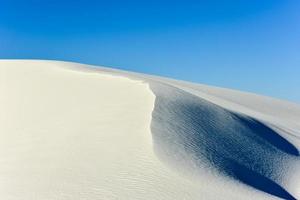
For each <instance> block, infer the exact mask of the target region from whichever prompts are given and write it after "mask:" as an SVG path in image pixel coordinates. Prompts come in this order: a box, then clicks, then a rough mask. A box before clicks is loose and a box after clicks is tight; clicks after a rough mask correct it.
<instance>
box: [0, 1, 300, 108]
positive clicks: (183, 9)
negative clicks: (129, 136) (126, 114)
mask: <svg viewBox="0 0 300 200" xmlns="http://www.w3.org/2000/svg"><path fill="white" fill-rule="evenodd" d="M299 10H300V1H298V0H219V1H216V0H198V1H188V0H186V1H176V0H173V1H162V0H161V1H156V0H152V1H142V0H140V1H114V0H109V1H101V0H100V1H93V0H91V1H87V0H86V1H83V0H77V1H75V0H74V1H64V0H60V1H58V0H53V1H50V0H44V1H40V0H35V1H33V0H26V1H25V0H24V1H20V0H0V58H26V59H56V60H67V61H75V62H81V63H89V64H97V65H104V66H111V67H115V68H121V69H125V70H131V71H137V72H143V73H150V74H156V75H163V76H168V77H173V78H177V79H183V80H189V81H193V82H199V83H205V84H210V85H216V86H221V87H228V88H234V89H238V90H245V91H250V92H255V93H259V94H264V95H268V96H273V97H277V98H283V99H288V100H291V101H294V102H297V103H300V89H299V86H300V78H299V77H300V12H299Z"/></svg>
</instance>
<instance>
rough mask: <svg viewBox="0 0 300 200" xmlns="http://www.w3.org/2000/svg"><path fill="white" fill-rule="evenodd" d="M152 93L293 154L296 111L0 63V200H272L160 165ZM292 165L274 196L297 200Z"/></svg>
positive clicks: (243, 97) (78, 70) (81, 71)
mask: <svg viewBox="0 0 300 200" xmlns="http://www.w3.org/2000/svg"><path fill="white" fill-rule="evenodd" d="M155 84H168V85H172V87H176V88H180V89H183V90H184V91H186V92H191V93H192V94H193V95H195V96H201V98H203V99H205V100H207V101H210V102H213V103H214V104H217V105H219V106H222V108H226V109H228V110H230V111H236V112H238V113H243V114H248V115H251V116H253V117H256V118H257V119H260V120H262V121H264V122H266V123H269V124H272V126H273V127H276V128H278V130H289V131H290V132H291V134H290V135H289V134H286V133H285V132H284V133H283V132H282V134H283V137H285V138H287V140H288V141H290V142H291V143H292V144H293V145H295V146H296V148H298V149H299V147H300V140H299V137H300V133H299V131H300V124H299V121H300V106H298V105H296V104H292V103H288V102H284V101H280V100H273V99H270V98H267V97H261V96H256V95H253V94H247V93H240V92H235V91H231V90H227V89H219V88H214V87H210V86H203V85H197V84H191V83H187V82H182V81H175V80H171V79H165V78H160V77H155V76H147V75H143V74H136V73H130V72H123V71H119V70H110V69H107V68H95V67H91V66H85V65H80V64H75V63H67V62H58V61H34V60H2V61H0V199H6V200H34V199H41V200H76V199H78V200H79V199H80V200H81V199H86V200H96V199H101V200H102V199H161V200H164V199H187V200H190V199H205V200H207V199H208V200H209V199H276V198H277V197H276V196H274V195H272V194H268V193H266V192H264V191H261V190H258V189H256V188H253V187H249V186H247V185H246V184H241V183H239V182H238V181H236V180H233V179H231V178H228V177H226V176H224V175H222V174H219V173H218V172H215V171H214V170H211V169H210V167H208V168H206V165H203V167H201V166H200V167H198V166H196V165H195V166H194V167H191V168H197V172H195V173H194V172H193V170H191V174H192V176H193V175H194V177H192V176H191V174H190V173H187V174H189V175H187V174H186V173H182V170H181V169H179V170H178V169H177V167H178V166H174V163H173V164H170V162H169V161H167V160H168V158H167V159H166V160H164V158H163V157H164V156H162V157H161V156H159V155H158V153H159V150H158V151H156V150H155V148H154V142H153V136H154V135H152V134H153V133H152V132H153V131H152V130H153V129H151V125H152V126H153V125H154V126H155V122H153V121H152V120H153V119H152V114H153V112H154V110H155V100H156V98H158V97H156V94H155V91H154V90H153V85H155ZM151 87H152V89H151ZM158 87H159V86H158ZM280 115H281V116H280ZM152 128H153V127H152ZM279 132H280V131H279ZM292 134H294V135H292ZM166 148H168V146H166ZM161 149H165V147H164V148H161ZM295 160H296V161H295V162H293V164H291V165H289V167H290V168H288V169H286V170H287V172H284V174H285V176H284V181H283V186H284V187H285V189H286V190H288V192H289V193H291V194H292V195H293V196H294V197H297V198H300V191H299V188H300V181H299V180H300V179H298V178H299V177H300V176H299V174H300V173H299V171H300V168H299V166H300V165H298V160H297V159H295ZM172 162H173V161H171V163H172ZM188 162H189V161H187V163H188ZM191 163H192V165H193V162H191ZM172 165H173V166H172ZM175 165H176V163H175ZM178 165H179V163H178ZM189 167H190V166H189Z"/></svg>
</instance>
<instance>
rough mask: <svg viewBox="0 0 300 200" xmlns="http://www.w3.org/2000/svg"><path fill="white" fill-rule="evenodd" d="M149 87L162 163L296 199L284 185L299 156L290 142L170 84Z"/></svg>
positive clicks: (254, 122)
mask: <svg viewBox="0 0 300 200" xmlns="http://www.w3.org/2000/svg"><path fill="white" fill-rule="evenodd" d="M150 85H151V89H152V91H153V92H154V94H155V95H156V100H155V108H154V110H153V113H152V124H151V131H152V137H153V142H154V149H155V151H156V152H157V154H158V156H159V157H160V158H161V159H162V160H163V161H165V162H167V164H169V165H171V167H175V168H177V170H184V168H185V167H186V169H196V170H197V167H203V166H205V167H209V168H211V169H212V170H215V171H217V172H218V173H221V174H223V175H225V176H228V177H230V178H233V179H235V180H237V181H239V182H242V183H244V184H246V185H249V186H251V187H254V188H256V189H258V190H261V191H264V192H267V193H269V194H272V195H275V196H277V197H281V198H284V199H295V198H294V197H293V196H292V195H290V194H289V192H288V191H286V190H285V189H284V188H283V187H282V186H281V184H282V181H283V178H284V175H285V168H287V167H288V166H289V163H290V162H291V161H292V160H294V159H298V158H297V157H298V156H299V152H298V150H297V148H296V147H295V146H293V145H292V144H291V143H290V142H288V141H287V140H285V139H284V138H283V137H282V136H280V135H279V134H278V133H276V132H275V131H274V130H272V129H270V128H269V127H268V126H266V125H265V124H263V123H262V122H260V121H258V120H256V119H253V118H251V117H248V116H244V115H241V114H238V113H233V112H231V111H228V110H226V109H223V108H222V107H220V106H217V105H215V104H212V103H210V102H208V101H206V100H204V99H201V98H199V97H197V96H194V95H192V94H189V93H187V92H185V91H183V90H180V89H177V88H174V87H171V86H167V85H163V84H156V83H152V84H150ZM179 166H181V168H180V167H179ZM191 166H193V167H191ZM195 166H196V167H195ZM178 168H180V169H178Z"/></svg>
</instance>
